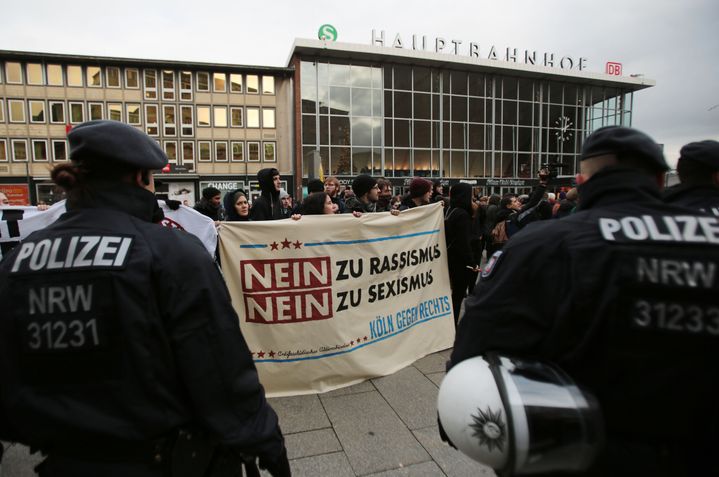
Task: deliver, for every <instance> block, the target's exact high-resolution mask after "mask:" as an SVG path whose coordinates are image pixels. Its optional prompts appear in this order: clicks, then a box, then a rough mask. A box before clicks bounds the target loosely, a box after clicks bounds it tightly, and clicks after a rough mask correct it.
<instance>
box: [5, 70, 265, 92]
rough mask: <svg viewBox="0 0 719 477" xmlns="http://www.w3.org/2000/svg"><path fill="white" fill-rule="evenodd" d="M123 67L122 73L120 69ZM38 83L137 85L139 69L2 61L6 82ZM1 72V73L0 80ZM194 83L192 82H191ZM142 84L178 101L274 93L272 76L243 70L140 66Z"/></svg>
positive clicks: (118, 86) (145, 87)
mask: <svg viewBox="0 0 719 477" xmlns="http://www.w3.org/2000/svg"><path fill="white" fill-rule="evenodd" d="M123 70H124V73H123ZM23 80H24V82H25V83H26V84H28V85H38V86H44V85H48V86H65V85H67V86H77V87H84V86H87V87H88V88H102V87H103V86H104V87H107V88H122V87H123V86H124V87H125V88H127V89H140V69H139V68H124V69H123V68H120V67H119V66H106V67H104V68H103V67H101V66H85V67H83V66H78V65H59V64H48V65H45V64H42V63H26V64H25V65H24V68H23V64H22V63H18V62H6V63H5V81H6V82H7V83H8V84H23ZM1 82H2V75H0V83H1ZM193 83H194V85H193ZM142 84H143V87H144V91H145V99H157V95H158V91H159V92H161V93H162V99H165V100H171V101H174V100H175V98H176V97H177V96H176V95H177V94H178V90H179V98H180V100H181V101H192V92H193V90H194V91H197V92H210V88H211V90H212V91H213V92H215V93H226V92H230V93H247V94H260V93H262V94H268V95H273V94H275V78H274V76H260V75H250V74H248V75H243V74H242V73H222V72H213V73H209V72H206V71H197V72H193V71H173V70H159V71H158V70H154V69H143V70H142Z"/></svg>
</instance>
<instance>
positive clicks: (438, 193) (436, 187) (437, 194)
mask: <svg viewBox="0 0 719 477" xmlns="http://www.w3.org/2000/svg"><path fill="white" fill-rule="evenodd" d="M443 199H444V186H443V185H442V181H440V180H439V179H435V180H433V181H432V195H431V196H430V199H429V201H430V202H431V203H433V204H434V203H435V202H439V201H440V200H443Z"/></svg>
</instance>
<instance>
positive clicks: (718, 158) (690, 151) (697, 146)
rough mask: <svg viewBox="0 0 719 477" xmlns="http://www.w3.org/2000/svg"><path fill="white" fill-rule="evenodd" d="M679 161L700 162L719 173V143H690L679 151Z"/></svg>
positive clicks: (708, 141) (709, 141)
mask: <svg viewBox="0 0 719 477" xmlns="http://www.w3.org/2000/svg"><path fill="white" fill-rule="evenodd" d="M679 161H680V162H681V161H693V162H699V163H701V164H703V165H705V166H707V167H709V168H710V169H711V170H713V171H719V142H717V141H712V140H710V139H708V140H706V141H699V142H690V143H689V144H687V145H686V146H684V147H682V148H681V150H680V151H679Z"/></svg>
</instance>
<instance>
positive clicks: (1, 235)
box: [0, 200, 217, 259]
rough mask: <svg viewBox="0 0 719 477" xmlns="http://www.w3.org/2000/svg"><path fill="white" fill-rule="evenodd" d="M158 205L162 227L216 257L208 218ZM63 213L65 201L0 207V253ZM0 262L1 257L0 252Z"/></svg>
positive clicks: (185, 209) (162, 203) (214, 232)
mask: <svg viewBox="0 0 719 477" xmlns="http://www.w3.org/2000/svg"><path fill="white" fill-rule="evenodd" d="M157 203H158V205H159V206H160V207H161V208H162V211H163V212H164V213H165V219H164V220H163V221H162V222H161V224H162V225H163V226H165V227H173V228H178V229H182V230H185V231H187V232H189V233H191V234H193V235H195V236H196V237H198V238H199V239H200V240H201V241H202V244H203V245H204V246H205V248H206V249H207V251H208V252H209V253H210V255H212V256H213V257H214V256H215V249H216V248H217V229H216V228H215V223H214V222H213V221H212V219H210V218H209V217H207V216H205V215H202V214H201V213H199V212H197V211H196V210H195V209H193V208H191V207H186V206H184V205H181V206H180V208H179V209H177V210H170V208H169V207H167V205H165V201H163V200H158V201H157ZM65 212H66V209H65V201H64V200H63V201H60V202H57V203H56V204H53V205H52V207H50V208H49V209H47V210H45V211H39V210H38V209H37V207H15V206H5V207H2V208H0V219H2V220H0V247H1V249H2V252H6V251H9V250H10V249H11V248H12V247H14V246H15V245H16V244H17V243H19V242H20V241H21V240H23V239H24V238H25V237H27V236H28V235H30V234H31V233H32V232H34V231H36V230H40V229H44V228H45V227H47V226H48V225H50V224H52V223H53V222H55V221H56V220H57V219H59V218H60V216H61V215H62V214H64V213H65ZM0 259H2V254H1V253H0Z"/></svg>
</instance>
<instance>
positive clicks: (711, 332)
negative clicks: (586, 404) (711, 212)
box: [450, 167, 719, 476]
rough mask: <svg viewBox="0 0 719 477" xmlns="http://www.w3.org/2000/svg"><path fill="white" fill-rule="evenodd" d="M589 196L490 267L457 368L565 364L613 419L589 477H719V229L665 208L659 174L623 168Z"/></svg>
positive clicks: (469, 315) (538, 226) (594, 185)
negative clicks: (488, 358)
mask: <svg viewBox="0 0 719 477" xmlns="http://www.w3.org/2000/svg"><path fill="white" fill-rule="evenodd" d="M580 198H581V210H580V211H578V212H576V213H575V214H572V215H571V216H569V217H567V218H564V219H562V220H559V221H546V222H537V223H534V224H531V225H530V226H528V227H527V228H526V229H524V230H523V231H522V232H520V233H518V234H516V235H515V236H514V237H512V239H511V240H510V241H509V242H508V243H507V245H506V246H505V247H504V249H503V250H502V251H501V252H498V253H497V254H495V256H494V257H493V258H492V259H491V260H490V263H489V264H488V265H487V266H486V267H485V270H484V271H483V273H482V278H481V281H480V283H479V285H478V286H477V287H476V288H475V291H474V293H473V294H472V295H471V296H470V297H468V298H467V301H466V302H465V306H466V314H465V317H464V319H463V320H462V321H460V323H459V326H458V329H457V336H456V341H455V346H454V350H453V353H452V356H451V362H450V366H451V365H453V364H456V363H458V362H460V361H462V360H464V359H467V358H469V357H472V356H477V355H480V354H483V353H485V352H487V351H499V352H501V353H503V354H506V355H514V356H518V357H524V358H529V359H537V360H541V361H553V362H555V363H556V364H558V365H559V366H560V367H562V368H563V369H564V370H565V371H567V372H568V373H569V375H570V376H572V378H574V380H575V381H576V382H577V383H578V384H579V385H580V386H583V387H585V388H586V389H588V390H589V391H590V392H592V393H593V394H594V395H595V396H597V398H598V400H599V402H600V405H601V407H602V412H603V414H604V417H605V422H606V427H607V435H608V444H607V446H606V449H605V450H604V453H603V455H602V456H601V458H600V459H599V460H598V462H597V463H596V464H595V466H594V468H593V469H591V470H590V471H589V472H588V473H587V475H672V476H680V475H718V474H710V473H706V472H707V471H709V472H711V471H716V470H717V469H716V463H715V461H714V459H713V458H712V457H711V452H712V450H711V449H714V448H716V445H717V444H719V441H718V439H717V431H718V427H717V424H719V419H718V417H717V406H716V403H715V400H716V396H717V392H718V391H719V367H717V358H718V357H719V346H718V345H719V306H718V305H717V296H719V293H718V292H719V283H718V280H719V277H718V276H717V275H718V274H719V222H718V220H717V218H715V217H709V216H694V215H692V214H693V212H692V211H690V210H688V209H685V208H683V207H676V206H672V205H666V204H664V203H662V201H661V195H660V191H659V189H658V187H657V185H656V184H655V183H654V182H653V181H652V179H651V178H650V177H648V176H647V175H644V174H640V173H638V172H635V171H633V170H631V169H626V168H622V167H611V168H607V169H604V170H602V171H600V172H598V173H596V174H594V175H593V176H592V177H591V178H590V179H589V180H588V181H587V182H586V183H585V184H583V185H582V186H580ZM557 425H561V422H557ZM711 466H713V468H712V470H711V471H710V470H709V469H710V467H711Z"/></svg>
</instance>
